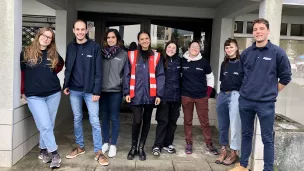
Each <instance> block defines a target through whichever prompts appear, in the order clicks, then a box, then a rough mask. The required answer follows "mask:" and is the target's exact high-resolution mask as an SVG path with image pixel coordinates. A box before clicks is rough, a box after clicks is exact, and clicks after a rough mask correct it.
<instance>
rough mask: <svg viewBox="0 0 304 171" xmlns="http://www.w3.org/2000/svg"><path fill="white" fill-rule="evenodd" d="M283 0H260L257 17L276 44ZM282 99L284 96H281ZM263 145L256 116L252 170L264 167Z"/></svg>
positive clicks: (259, 169) (257, 170) (278, 36)
mask: <svg viewBox="0 0 304 171" xmlns="http://www.w3.org/2000/svg"><path fill="white" fill-rule="evenodd" d="M282 7H283V0H263V1H262V2H260V7H259V8H260V9H259V17H260V18H265V19H267V20H268V21H269V26H270V27H269V28H270V35H269V40H270V41H271V42H272V43H273V44H276V45H279V44H280V30H281V18H282ZM283 99H284V98H283ZM263 156H264V145H263V142H262V137H261V128H260V122H259V120H258V119H257V118H256V121H255V131H254V137H253V149H252V155H251V159H250V160H251V162H250V167H251V169H252V171H261V170H263V167H264V161H263Z"/></svg>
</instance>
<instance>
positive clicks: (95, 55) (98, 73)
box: [63, 39, 102, 95]
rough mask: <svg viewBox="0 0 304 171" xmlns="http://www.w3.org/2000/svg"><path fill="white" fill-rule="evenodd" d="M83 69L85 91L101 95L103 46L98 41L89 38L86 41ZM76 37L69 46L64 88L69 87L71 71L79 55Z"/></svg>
mask: <svg viewBox="0 0 304 171" xmlns="http://www.w3.org/2000/svg"><path fill="white" fill-rule="evenodd" d="M83 49H84V50H83V59H82V61H83V69H84V75H83V76H84V78H83V80H84V83H83V91H84V92H85V93H93V94H94V95H100V93H101V85H102V78H101V77H102V63H101V48H100V45H99V44H97V43H96V42H94V41H92V40H90V39H88V40H87V42H86V43H84V48H83ZM76 53H77V48H76V39H75V40H74V41H73V42H71V43H70V44H69V45H68V47H67V52H66V61H65V67H66V69H65V73H64V75H65V78H64V84H63V88H64V89H65V88H69V82H70V79H71V73H72V72H73V67H74V64H75V59H76V56H77V54H76Z"/></svg>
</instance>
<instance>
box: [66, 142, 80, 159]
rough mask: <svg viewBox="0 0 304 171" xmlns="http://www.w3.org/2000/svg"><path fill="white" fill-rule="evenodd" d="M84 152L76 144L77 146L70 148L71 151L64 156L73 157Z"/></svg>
mask: <svg viewBox="0 0 304 171" xmlns="http://www.w3.org/2000/svg"><path fill="white" fill-rule="evenodd" d="M84 153H85V149H84V148H80V146H79V145H77V147H75V148H73V149H72V152H71V153H70V154H68V155H66V156H65V158H67V159H73V158H75V157H77V156H79V155H81V154H84Z"/></svg>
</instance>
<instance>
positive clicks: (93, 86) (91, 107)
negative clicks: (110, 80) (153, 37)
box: [63, 20, 109, 165]
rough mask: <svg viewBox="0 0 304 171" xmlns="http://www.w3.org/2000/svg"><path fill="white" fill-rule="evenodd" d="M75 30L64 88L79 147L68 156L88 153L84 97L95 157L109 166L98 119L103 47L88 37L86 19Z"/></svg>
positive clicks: (70, 45) (75, 26) (69, 46)
mask: <svg viewBox="0 0 304 171" xmlns="http://www.w3.org/2000/svg"><path fill="white" fill-rule="evenodd" d="M73 32H74V34H75V40H74V41H73V42H71V43H70V44H69V45H68V47H67V54H66V64H65V66H66V69H65V78H64V85H63V88H64V93H65V94H66V95H69V94H70V102H71V106H72V110H73V114H74V134H75V137H76V144H77V147H76V148H74V149H73V150H72V152H71V153H70V154H68V155H67V156H66V158H68V159H72V158H75V157H77V156H78V155H81V154H84V153H85V148H84V139H83V128H82V117H83V113H82V103H83V100H84V101H85V103H86V105H87V108H88V111H89V119H90V123H91V125H92V132H93V143H94V152H95V160H97V161H98V162H99V164H101V165H108V164H109V161H108V159H107V158H106V157H105V156H104V154H103V153H102V151H101V148H102V144H101V143H102V137H101V128H100V121H99V98H100V93H101V88H102V86H101V85H102V84H101V80H102V79H101V77H102V63H101V48H100V45H98V44H97V43H96V42H94V41H92V40H90V39H87V37H86V33H87V27H86V23H85V22H84V21H82V20H77V21H76V22H75V24H74V28H73Z"/></svg>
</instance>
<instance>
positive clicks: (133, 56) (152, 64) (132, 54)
mask: <svg viewBox="0 0 304 171" xmlns="http://www.w3.org/2000/svg"><path fill="white" fill-rule="evenodd" d="M137 54H138V51H137V50H135V51H129V52H128V57H129V61H130V63H131V79H130V97H131V98H133V97H134V96H135V85H136V82H135V74H136V62H137ZM159 60H160V53H158V52H155V53H154V55H153V56H150V57H149V77H150V79H149V81H150V96H151V97H155V96H156V92H157V89H156V77H155V68H156V66H157V64H158V62H159Z"/></svg>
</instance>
